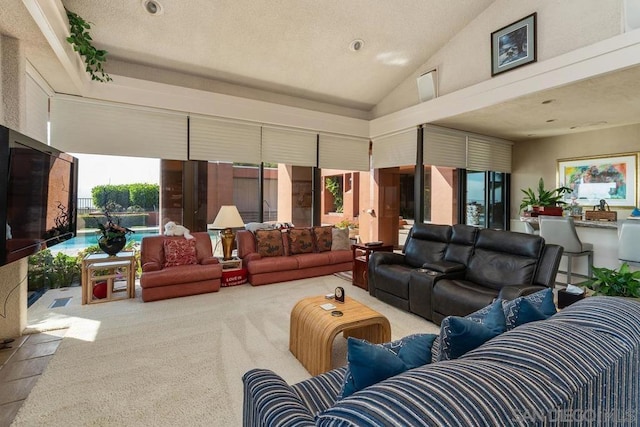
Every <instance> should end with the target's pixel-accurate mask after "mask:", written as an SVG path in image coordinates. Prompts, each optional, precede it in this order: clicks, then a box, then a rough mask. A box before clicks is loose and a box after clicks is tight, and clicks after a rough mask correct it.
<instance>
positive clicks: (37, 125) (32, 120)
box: [25, 74, 49, 144]
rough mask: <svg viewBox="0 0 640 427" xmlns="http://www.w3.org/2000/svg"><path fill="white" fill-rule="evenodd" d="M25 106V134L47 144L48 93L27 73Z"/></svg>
mask: <svg viewBox="0 0 640 427" xmlns="http://www.w3.org/2000/svg"><path fill="white" fill-rule="evenodd" d="M26 107H27V108H26V126H25V134H27V135H28V136H30V137H31V138H34V139H37V140H38V141H40V142H42V143H44V144H47V143H48V141H47V135H48V132H47V127H48V126H47V123H48V121H49V94H48V93H47V91H45V90H44V89H43V88H42V87H40V85H39V84H38V82H37V81H36V80H35V79H34V78H33V77H31V76H30V75H29V74H27V78H26Z"/></svg>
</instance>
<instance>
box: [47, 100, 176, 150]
mask: <svg viewBox="0 0 640 427" xmlns="http://www.w3.org/2000/svg"><path fill="white" fill-rule="evenodd" d="M51 145H53V146H54V147H56V148H58V149H59V150H62V151H67V152H72V153H86V154H106V155H112V156H131V157H151V158H157V159H167V160H187V115H186V114H185V113H174V112H170V111H167V110H160V109H153V108H146V107H139V106H132V105H129V104H117V103H111V102H106V101H95V100H90V99H85V98H77V97H71V96H64V95H58V96H55V97H54V98H53V99H52V100H51Z"/></svg>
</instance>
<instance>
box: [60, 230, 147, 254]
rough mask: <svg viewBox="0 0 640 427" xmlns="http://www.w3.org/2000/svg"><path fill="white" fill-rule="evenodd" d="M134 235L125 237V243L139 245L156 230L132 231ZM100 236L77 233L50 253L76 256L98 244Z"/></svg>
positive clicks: (90, 232)
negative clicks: (133, 242) (132, 242)
mask: <svg viewBox="0 0 640 427" xmlns="http://www.w3.org/2000/svg"><path fill="white" fill-rule="evenodd" d="M134 231H135V232H134V233H131V234H129V235H128V236H127V242H130V241H132V240H133V241H135V242H137V243H140V241H141V240H142V238H143V237H145V236H157V235H158V229H157V228H150V229H143V230H134ZM99 237H100V234H98V233H97V232H92V231H88V232H79V233H78V234H77V235H76V237H74V238H73V239H69V240H66V241H64V242H62V243H58V244H57V245H54V246H52V247H51V253H52V254H53V255H56V254H57V253H58V252H64V253H65V254H67V255H76V254H77V253H78V252H80V251H81V250H83V249H85V248H86V247H88V246H95V245H97V244H98V238H99Z"/></svg>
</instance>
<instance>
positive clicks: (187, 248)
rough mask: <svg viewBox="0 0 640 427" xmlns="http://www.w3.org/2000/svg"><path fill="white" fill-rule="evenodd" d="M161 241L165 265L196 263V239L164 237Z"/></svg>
mask: <svg viewBox="0 0 640 427" xmlns="http://www.w3.org/2000/svg"><path fill="white" fill-rule="evenodd" d="M163 243H164V266H165V267H175V266H177V265H192V264H197V263H198V258H197V257H196V239H189V240H187V239H165V240H164V242H163Z"/></svg>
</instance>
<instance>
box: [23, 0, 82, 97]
mask: <svg viewBox="0 0 640 427" xmlns="http://www.w3.org/2000/svg"><path fill="white" fill-rule="evenodd" d="M22 2H23V3H24V5H25V7H26V8H27V10H28V11H29V13H30V14H31V17H32V18H33V20H34V21H35V23H36V25H37V26H38V27H39V28H40V31H41V32H42V34H43V35H44V37H45V38H46V40H47V42H49V45H50V46H51V49H52V50H53V52H54V53H55V55H56V57H57V58H58V60H59V61H60V63H61V64H62V66H63V67H64V69H65V71H66V72H67V74H68V75H69V79H70V80H71V81H72V82H73V85H74V86H75V87H76V88H77V89H78V91H79V92H80V93H84V92H85V90H86V87H87V83H89V81H90V79H89V77H88V75H87V73H86V72H85V65H84V62H83V61H82V58H81V57H80V55H79V54H78V53H77V52H75V51H74V50H73V47H71V45H70V44H69V43H68V42H67V37H69V35H70V32H69V21H68V19H67V14H66V12H65V10H64V6H63V5H62V2H61V1H60V0H22Z"/></svg>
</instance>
